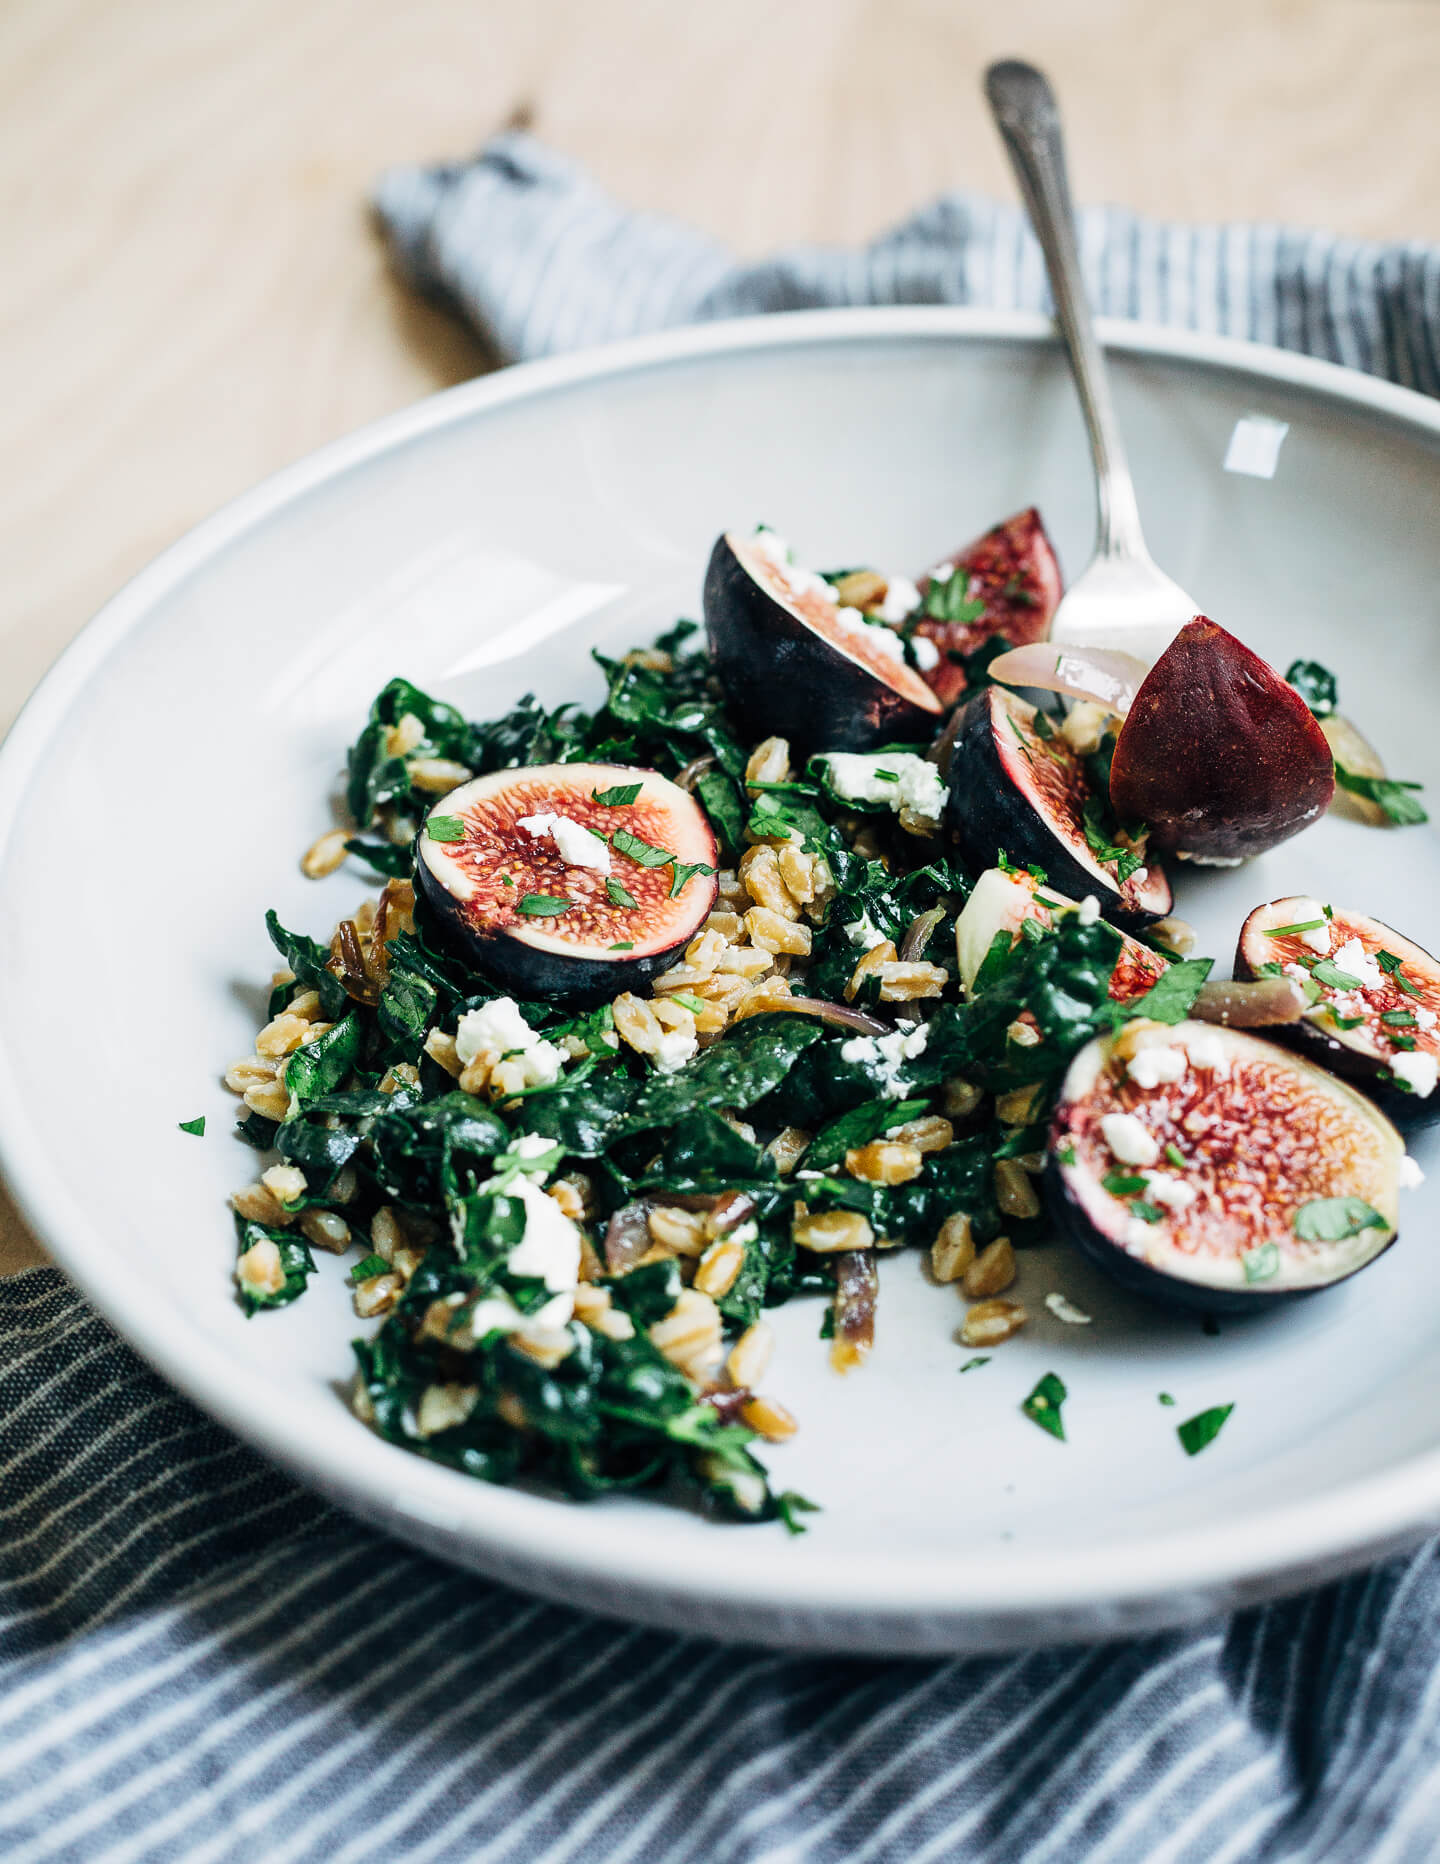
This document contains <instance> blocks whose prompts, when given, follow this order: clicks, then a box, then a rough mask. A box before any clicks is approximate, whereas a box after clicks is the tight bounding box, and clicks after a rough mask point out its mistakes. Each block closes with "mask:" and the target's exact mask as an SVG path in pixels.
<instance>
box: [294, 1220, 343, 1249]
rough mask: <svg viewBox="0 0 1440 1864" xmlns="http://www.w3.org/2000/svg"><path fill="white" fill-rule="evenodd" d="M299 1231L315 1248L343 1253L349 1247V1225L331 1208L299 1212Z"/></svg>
mask: <svg viewBox="0 0 1440 1864" xmlns="http://www.w3.org/2000/svg"><path fill="white" fill-rule="evenodd" d="M300 1233H301V1235H302V1236H303V1237H304V1238H305V1240H306V1242H307V1243H313V1244H314V1245H315V1247H316V1248H317V1249H328V1250H329V1251H330V1253H331V1254H332V1255H336V1256H339V1255H343V1254H344V1253H345V1251H346V1250H347V1249H348V1248H349V1247H350V1225H349V1224H348V1223H347V1222H346V1221H345V1219H344V1218H343V1217H341V1216H337V1215H336V1213H335V1212H334V1211H333V1210H306V1211H302V1212H301V1214H300Z"/></svg>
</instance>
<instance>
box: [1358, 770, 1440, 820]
mask: <svg viewBox="0 0 1440 1864" xmlns="http://www.w3.org/2000/svg"><path fill="white" fill-rule="evenodd" d="M1335 781H1336V782H1337V783H1338V784H1339V785H1340V787H1341V789H1342V790H1349V792H1350V793H1351V795H1352V796H1363V797H1364V798H1365V800H1366V801H1367V802H1372V803H1377V804H1378V805H1379V807H1380V808H1381V809H1383V810H1384V811H1385V814H1386V815H1387V816H1388V817H1389V819H1390V821H1392V822H1393V823H1394V824H1395V825H1396V827H1397V828H1409V827H1411V826H1413V825H1414V824H1416V823H1418V822H1428V821H1429V820H1430V818H1429V816H1428V815H1427V814H1426V813H1425V811H1424V809H1423V808H1422V807H1421V806H1420V804H1419V803H1417V802H1416V801H1415V799H1414V797H1413V795H1412V794H1411V791H1413V790H1421V789H1424V787H1425V786H1424V784H1423V783H1401V782H1399V781H1397V780H1396V779H1395V778H1394V777H1362V776H1361V775H1360V774H1359V773H1358V772H1357V771H1354V770H1347V769H1346V768H1345V766H1344V765H1343V764H1341V763H1337V764H1336V766H1335Z"/></svg>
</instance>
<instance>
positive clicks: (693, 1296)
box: [650, 1288, 725, 1385]
mask: <svg viewBox="0 0 1440 1864" xmlns="http://www.w3.org/2000/svg"><path fill="white" fill-rule="evenodd" d="M650 1342H651V1344H652V1345H653V1346H654V1347H656V1348H657V1349H658V1350H659V1351H660V1352H662V1353H663V1354H664V1355H665V1357H666V1358H667V1359H668V1360H669V1361H670V1363H671V1365H674V1366H678V1367H679V1368H680V1370H681V1371H682V1372H683V1373H684V1374H685V1376H686V1378H688V1379H693V1380H694V1382H695V1383H696V1384H697V1385H704V1384H705V1383H707V1381H708V1380H709V1379H711V1378H712V1377H713V1376H714V1374H715V1371H716V1369H717V1368H718V1366H719V1364H720V1360H721V1357H722V1356H723V1354H724V1350H725V1347H724V1341H723V1338H722V1331H721V1324H720V1310H719V1308H718V1307H716V1305H715V1303H714V1302H713V1301H712V1300H711V1299H710V1297H709V1295H708V1294H703V1293H702V1292H701V1291H700V1290H699V1289H698V1288H685V1289H682V1291H681V1294H680V1299H679V1300H678V1301H677V1302H676V1303H675V1305H674V1307H673V1308H672V1309H671V1310H670V1312H669V1313H668V1314H667V1315H666V1316H665V1318H664V1319H663V1320H657V1321H656V1322H655V1324H654V1326H653V1327H651V1329H650Z"/></svg>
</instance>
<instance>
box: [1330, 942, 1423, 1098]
mask: <svg viewBox="0 0 1440 1864" xmlns="http://www.w3.org/2000/svg"><path fill="white" fill-rule="evenodd" d="M1337 962H1338V961H1337ZM1390 1072H1391V1074H1393V1075H1394V1077H1395V1079H1396V1080H1397V1081H1399V1082H1401V1083H1402V1084H1403V1085H1404V1086H1405V1087H1408V1088H1409V1090H1410V1092H1411V1093H1412V1094H1418V1095H1419V1096H1420V1098H1421V1099H1422V1100H1428V1099H1429V1097H1430V1095H1431V1094H1433V1093H1434V1092H1435V1083H1436V1081H1437V1080H1440V1062H1437V1061H1436V1059H1435V1057H1434V1056H1433V1055H1427V1054H1426V1052H1425V1051H1424V1049H1414V1050H1412V1051H1411V1052H1410V1053H1409V1054H1405V1055H1392V1056H1391V1057H1390Z"/></svg>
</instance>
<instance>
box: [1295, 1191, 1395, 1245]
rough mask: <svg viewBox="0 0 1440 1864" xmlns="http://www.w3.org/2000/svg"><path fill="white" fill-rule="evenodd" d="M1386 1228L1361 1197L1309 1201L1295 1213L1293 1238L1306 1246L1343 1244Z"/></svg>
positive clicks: (1323, 1198)
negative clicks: (1361, 1233) (1354, 1237)
mask: <svg viewBox="0 0 1440 1864" xmlns="http://www.w3.org/2000/svg"><path fill="white" fill-rule="evenodd" d="M1388 1228H1389V1225H1388V1224H1387V1223H1386V1221H1385V1219H1384V1218H1383V1217H1382V1216H1381V1215H1380V1212H1379V1211H1378V1210H1376V1209H1375V1207H1374V1206H1373V1205H1372V1204H1367V1203H1366V1202H1365V1199H1364V1198H1363V1197H1312V1198H1311V1199H1310V1201H1309V1202H1308V1203H1306V1204H1302V1205H1301V1206H1300V1208H1299V1209H1298V1210H1297V1211H1296V1212H1295V1217H1294V1230H1295V1234H1296V1235H1297V1236H1299V1237H1301V1238H1302V1239H1303V1240H1304V1241H1305V1242H1307V1243H1343V1242H1346V1241H1348V1239H1349V1238H1350V1237H1352V1236H1358V1235H1359V1234H1360V1232H1361V1231H1362V1230H1384V1229H1388Z"/></svg>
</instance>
